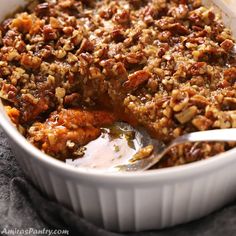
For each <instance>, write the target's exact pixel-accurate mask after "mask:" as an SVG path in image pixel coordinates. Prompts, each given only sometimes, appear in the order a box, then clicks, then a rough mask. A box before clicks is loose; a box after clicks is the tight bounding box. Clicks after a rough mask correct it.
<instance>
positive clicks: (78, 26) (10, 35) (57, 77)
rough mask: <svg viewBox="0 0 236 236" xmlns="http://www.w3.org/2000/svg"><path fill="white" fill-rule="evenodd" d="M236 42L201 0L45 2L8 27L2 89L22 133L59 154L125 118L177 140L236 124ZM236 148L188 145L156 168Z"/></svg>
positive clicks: (0, 50)
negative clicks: (186, 135) (184, 136)
mask: <svg viewBox="0 0 236 236" xmlns="http://www.w3.org/2000/svg"><path fill="white" fill-rule="evenodd" d="M234 45H235V40H234V39H233V37H232V35H231V32H230V30H229V29H227V28H226V27H225V26H224V25H223V23H222V21H221V18H220V17H219V16H218V15H217V14H215V13H214V12H213V11H212V9H209V8H206V7H204V6H203V5H202V4H201V1H199V0H119V1H118V0H100V1H98V0H97V1H96V0H86V1H85V0H81V1H77V0H44V1H43V0H36V1H33V2H32V3H30V4H29V5H28V6H27V7H26V8H25V9H24V10H23V11H22V12H19V13H17V14H15V15H14V16H12V17H11V18H8V19H6V20H5V21H3V22H2V23H1V25H0V89H1V90H0V96H1V98H2V99H3V100H4V101H5V103H6V106H7V112H8V114H9V116H10V118H11V120H12V121H13V122H14V123H15V125H16V126H17V127H18V129H19V130H20V131H21V133H22V134H23V135H24V136H25V137H26V138H27V139H28V140H29V141H30V142H31V143H32V144H34V145H35V146H36V147H38V148H39V149H41V150H42V151H43V152H45V153H47V154H49V155H51V156H54V157H55V158H58V159H66V158H68V157H70V158H77V157H78V153H79V152H78V150H80V149H81V147H82V146H83V145H85V144H86V143H88V142H90V141H91V140H94V139H96V138H97V137H98V136H99V135H100V134H101V129H100V128H101V127H103V126H104V125H110V124H112V123H113V122H115V121H117V120H120V121H126V122H128V123H130V124H132V125H134V126H136V125H140V126H144V127H145V128H146V129H147V130H148V131H149V132H150V134H151V135H152V136H153V137H154V138H157V139H159V140H161V141H163V142H165V143H168V142H170V141H171V140H173V139H174V138H176V137H178V136H180V135H182V134H185V133H189V132H194V131H202V130H208V129H218V128H232V127H234V128H235V127H236V84H235V81H236V63H235V52H234ZM234 146H235V144H234V143H203V144H198V143H196V144H187V145H181V146H179V147H177V148H173V149H172V150H171V152H170V153H169V154H168V155H167V156H166V158H165V159H164V160H163V161H162V162H161V163H159V164H158V166H157V167H159V168H160V167H166V166H175V165H180V164H184V163H189V162H193V161H197V160H201V159H205V158H208V157H210V156H213V155H215V154H217V153H220V152H224V151H226V150H228V149H230V148H232V147H234Z"/></svg>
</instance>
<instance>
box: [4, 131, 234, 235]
mask: <svg viewBox="0 0 236 236" xmlns="http://www.w3.org/2000/svg"><path fill="white" fill-rule="evenodd" d="M16 228H18V229H27V228H34V229H43V228H44V229H51V230H52V229H67V230H69V235H76V236H78V235H79V236H119V235H122V236H123V235H131V236H133V235H137V236H172V235H173V236H178V235H181V236H185V235H186V236H189V235H192V236H197V235H201V236H204V235H214V236H217V235H219V236H221V235H225V236H227V235H235V234H236V205H234V204H232V205H230V206H228V207H225V208H224V209H222V210H220V211H218V212H216V213H214V214H212V215H209V216H207V217H205V218H202V219H201V220H198V221H195V222H192V223H188V224H186V225H181V226H177V227H174V228H170V229H166V230H162V231H153V232H141V233H131V234H118V233H112V232H107V231H105V230H103V229H99V228H97V227H96V226H94V225H92V224H90V223H88V222H86V221H85V220H83V219H81V218H79V217H78V216H76V215H74V214H73V212H71V211H69V210H68V209H66V208H64V207H62V206H60V205H59V204H57V203H55V202H53V201H50V200H48V199H47V198H46V197H45V196H44V195H43V194H42V193H40V192H39V191H38V190H37V189H35V188H34V187H33V186H32V184H31V183H30V182H29V181H28V180H27V179H26V178H25V176H24V174H23V173H22V171H21V169H20V168H19V167H18V164H17V162H16V160H15V158H14V156H13V155H12V152H11V149H10V147H9V145H8V143H7V138H6V137H5V135H4V134H3V133H2V131H1V130H0V232H3V233H2V234H3V235H5V234H4V232H6V231H3V230H6V229H16ZM18 235H21V234H18Z"/></svg>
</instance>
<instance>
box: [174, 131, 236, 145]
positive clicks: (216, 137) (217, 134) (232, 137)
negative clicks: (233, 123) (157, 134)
mask: <svg viewBox="0 0 236 236" xmlns="http://www.w3.org/2000/svg"><path fill="white" fill-rule="evenodd" d="M201 141H206V142H207V141H209V142H217V141H236V128H232V129H217V130H207V131H200V132H194V133H189V134H185V135H183V136H180V137H178V138H176V139H175V140H174V141H173V142H172V143H171V144H170V146H171V147H173V146H175V145H178V144H181V143H186V142H201Z"/></svg>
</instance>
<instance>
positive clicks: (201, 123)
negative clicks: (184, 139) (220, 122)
mask: <svg viewBox="0 0 236 236" xmlns="http://www.w3.org/2000/svg"><path fill="white" fill-rule="evenodd" d="M192 124H193V125H194V126H195V127H196V128H197V129H198V130H200V131H203V130H207V129H209V128H210V126H211V125H212V124H213V122H212V121H211V120H210V119H208V118H206V117H205V116H197V117H196V118H194V119H193V120H192Z"/></svg>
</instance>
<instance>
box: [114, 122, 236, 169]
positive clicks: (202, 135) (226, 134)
mask: <svg viewBox="0 0 236 236" xmlns="http://www.w3.org/2000/svg"><path fill="white" fill-rule="evenodd" d="M128 126H129V125H128ZM135 138H138V139H139V142H142V146H143V147H145V146H146V145H149V144H151V145H153V146H154V150H153V152H152V154H151V155H150V156H149V157H147V158H145V159H141V160H137V161H134V162H128V163H125V164H121V165H117V166H115V167H113V169H115V170H116V171H121V172H122V171H123V172H131V171H144V170H148V169H150V168H151V167H152V166H154V165H155V164H157V163H158V162H159V161H160V160H161V159H162V158H163V157H164V155H165V154H166V153H167V152H168V151H169V150H170V149H171V148H173V147H175V146H178V145H180V144H184V143H191V142H217V141H222V142H224V141H236V128H232V129H216V130H208V131H199V132H194V133H189V134H185V135H183V136H180V137H178V138H176V139H174V140H173V141H172V142H171V143H170V144H169V145H168V146H166V145H164V144H163V143H162V142H159V141H158V140H154V139H152V138H151V137H150V136H149V135H148V134H147V132H145V131H144V130H142V129H137V130H136V136H135Z"/></svg>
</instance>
